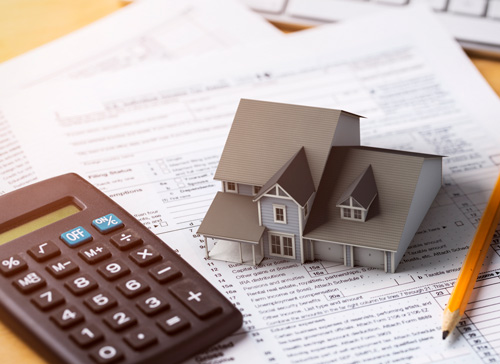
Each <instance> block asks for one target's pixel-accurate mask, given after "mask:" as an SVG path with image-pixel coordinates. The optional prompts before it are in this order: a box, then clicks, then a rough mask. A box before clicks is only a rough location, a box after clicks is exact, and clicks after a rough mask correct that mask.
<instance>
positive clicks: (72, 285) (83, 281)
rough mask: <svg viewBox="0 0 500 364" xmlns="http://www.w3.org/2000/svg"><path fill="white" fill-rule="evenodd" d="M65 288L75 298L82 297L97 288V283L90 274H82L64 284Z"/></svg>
mask: <svg viewBox="0 0 500 364" xmlns="http://www.w3.org/2000/svg"><path fill="white" fill-rule="evenodd" d="M64 286H65V287H66V288H67V289H69V290H70V292H71V293H73V294H74V295H75V296H81V295H82V294H84V293H87V292H90V291H92V290H93V289H96V288H97V282H96V281H95V279H94V278H92V277H91V276H90V275H88V274H82V275H80V276H78V277H76V278H72V279H70V280H68V281H66V282H64Z"/></svg>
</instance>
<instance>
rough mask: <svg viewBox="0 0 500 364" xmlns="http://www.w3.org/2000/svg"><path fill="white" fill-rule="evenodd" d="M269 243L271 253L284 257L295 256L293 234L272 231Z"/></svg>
mask: <svg viewBox="0 0 500 364" xmlns="http://www.w3.org/2000/svg"><path fill="white" fill-rule="evenodd" d="M269 243H270V249H269V250H270V252H271V255H273V256H278V257H284V258H295V244H294V238H293V236H291V235H281V234H275V233H270V234H269Z"/></svg>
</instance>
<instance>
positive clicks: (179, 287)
mask: <svg viewBox="0 0 500 364" xmlns="http://www.w3.org/2000/svg"><path fill="white" fill-rule="evenodd" d="M168 290H169V291H170V292H171V293H172V294H173V295H174V296H175V297H176V298H177V299H178V300H179V301H181V302H182V303H183V304H184V305H185V306H186V307H187V308H189V309H190V310H191V311H192V312H193V313H194V314H195V315H196V316H198V317H199V318H201V319H205V318H208V317H210V316H212V315H215V314H218V313H220V312H222V308H221V307H220V306H219V304H218V303H217V302H216V301H215V300H214V299H212V298H211V297H210V295H209V294H208V293H206V292H205V291H204V289H203V288H202V287H201V286H200V285H198V284H196V283H195V282H194V281H192V280H190V279H185V280H183V281H181V282H179V283H176V284H173V285H172V286H170V287H169V289H168Z"/></svg>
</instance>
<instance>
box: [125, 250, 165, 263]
mask: <svg viewBox="0 0 500 364" xmlns="http://www.w3.org/2000/svg"><path fill="white" fill-rule="evenodd" d="M129 257H130V259H132V261H133V262H134V263H136V264H137V265H139V266H140V267H145V266H147V265H150V264H153V263H154V262H156V261H158V260H161V258H162V257H161V255H160V253H158V252H157V251H156V250H155V249H154V248H153V247H152V246H151V245H145V246H143V247H141V248H139V249H136V250H134V251H132V252H131V253H130V254H129Z"/></svg>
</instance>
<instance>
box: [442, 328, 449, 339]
mask: <svg viewBox="0 0 500 364" xmlns="http://www.w3.org/2000/svg"><path fill="white" fill-rule="evenodd" d="M449 333H450V332H449V331H448V330H446V331H443V340H444V339H446V338H447V337H448V334H449Z"/></svg>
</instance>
